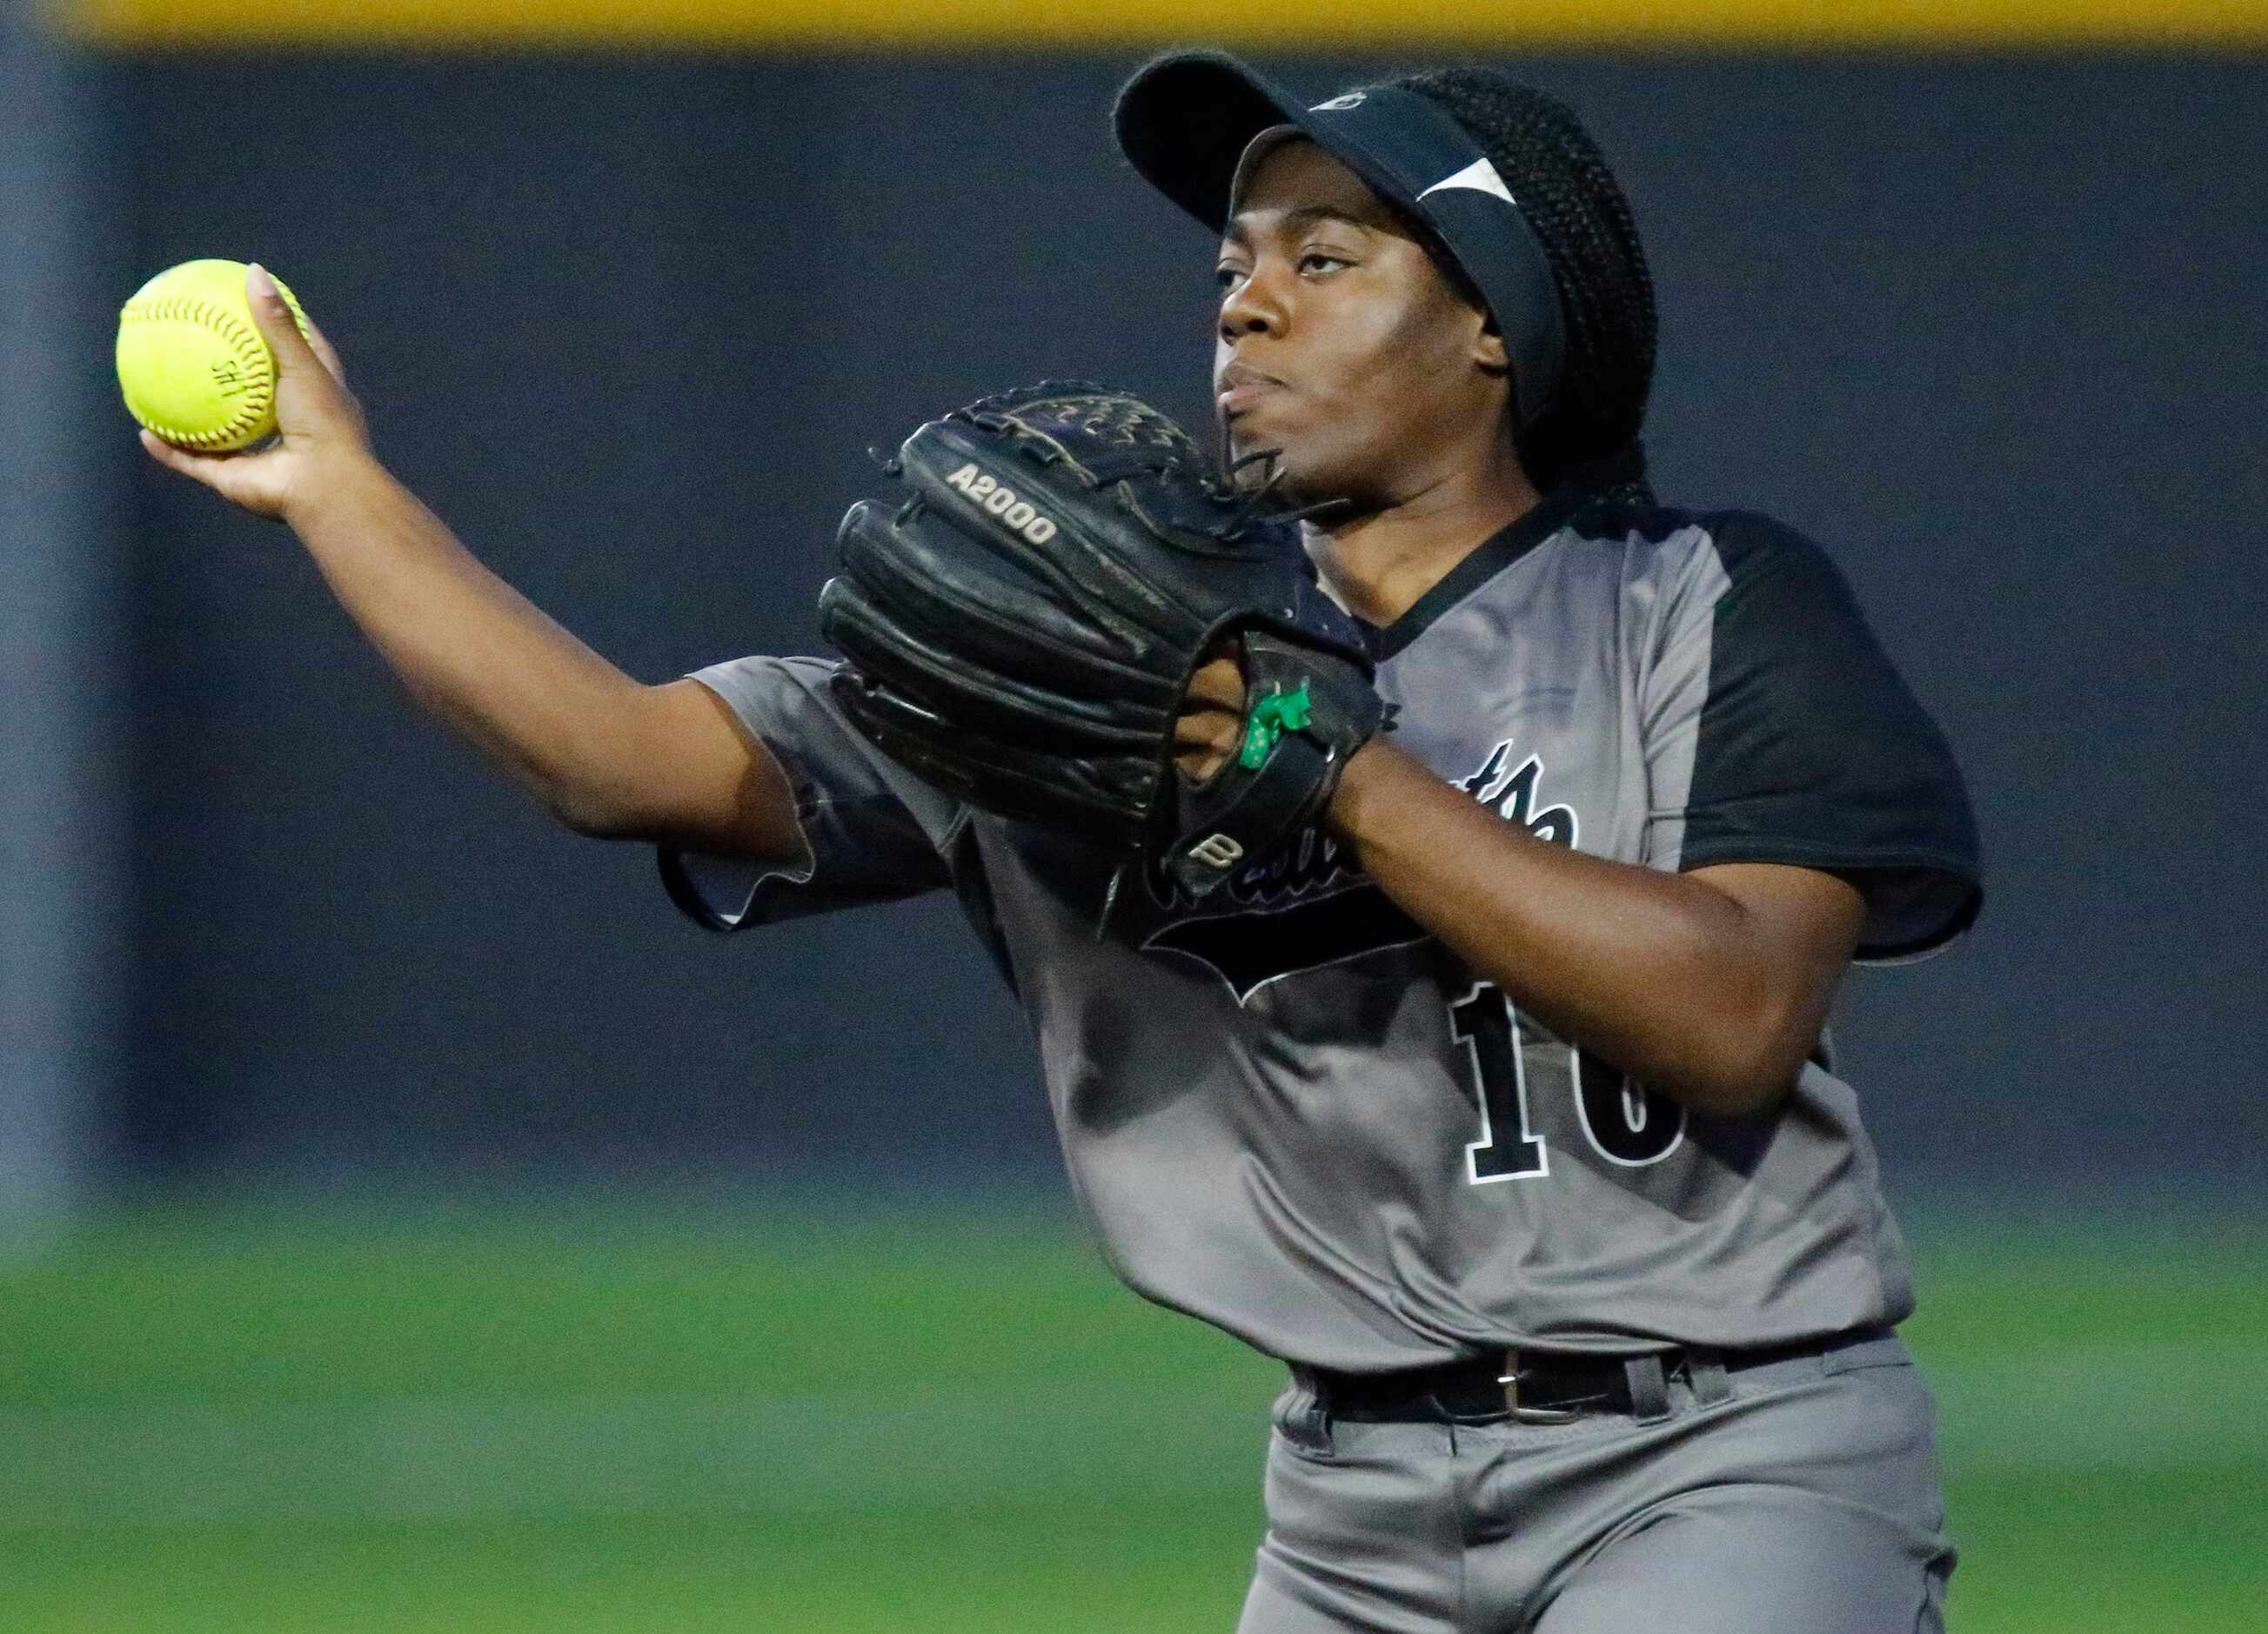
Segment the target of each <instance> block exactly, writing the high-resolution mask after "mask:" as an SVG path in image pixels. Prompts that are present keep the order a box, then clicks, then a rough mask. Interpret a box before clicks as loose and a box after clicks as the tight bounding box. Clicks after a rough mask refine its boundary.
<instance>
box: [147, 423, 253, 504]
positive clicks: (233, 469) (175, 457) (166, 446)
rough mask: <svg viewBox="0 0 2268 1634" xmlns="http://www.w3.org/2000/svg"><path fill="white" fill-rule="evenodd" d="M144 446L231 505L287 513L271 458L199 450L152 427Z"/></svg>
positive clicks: (173, 469) (167, 467) (162, 463)
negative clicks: (173, 440) (248, 458)
mask: <svg viewBox="0 0 2268 1634" xmlns="http://www.w3.org/2000/svg"><path fill="white" fill-rule="evenodd" d="M142 446H143V448H144V450H145V451H146V452H147V453H149V455H150V457H151V459H152V460H156V461H157V462H158V464H159V465H162V466H164V467H166V469H167V470H169V471H178V472H180V474H181V475H183V476H186V477H188V478H189V479H191V480H192V481H194V482H203V484H204V485H205V486H206V487H207V488H210V489H212V490H213V491H214V492H215V493H217V494H218V495H219V496H220V497H222V498H224V499H225V500H227V501H228V502H229V503H230V504H238V505H241V506H243V507H244V508H245V509H246V510H247V511H249V512H252V513H253V514H254V516H264V517H269V518H271V519H273V518H276V517H279V516H281V515H282V513H283V496H282V493H281V491H280V489H279V488H278V486H277V484H276V478H275V474H274V472H273V470H272V469H269V468H267V461H266V460H265V459H264V458H262V457H261V456H257V455H255V456H254V457H253V458H252V459H250V460H247V459H246V458H244V457H243V456H242V455H239V454H226V455H223V454H201V453H197V452H196V451H195V449H191V448H183V447H180V446H179V445H176V444H173V443H169V442H167V441H166V439H165V438H162V437H160V436H158V434H157V433H156V432H155V431H148V430H144V431H143V433H142Z"/></svg>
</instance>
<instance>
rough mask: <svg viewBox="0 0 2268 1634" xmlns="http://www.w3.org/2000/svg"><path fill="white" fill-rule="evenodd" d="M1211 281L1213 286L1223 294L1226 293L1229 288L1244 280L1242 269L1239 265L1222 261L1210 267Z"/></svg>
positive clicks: (1231, 288)
mask: <svg viewBox="0 0 2268 1634" xmlns="http://www.w3.org/2000/svg"><path fill="white" fill-rule="evenodd" d="M1212 281H1213V283H1214V285H1215V287H1217V288H1218V289H1219V290H1220V291H1221V292H1222V293H1223V294H1226V293H1227V292H1228V291H1230V290H1233V289H1234V288H1235V287H1236V286H1237V285H1238V284H1240V283H1242V282H1244V269H1242V268H1241V267H1236V266H1232V265H1231V264H1230V263H1229V262H1227V261H1223V262H1221V264H1220V265H1219V266H1218V267H1215V268H1214V269H1212Z"/></svg>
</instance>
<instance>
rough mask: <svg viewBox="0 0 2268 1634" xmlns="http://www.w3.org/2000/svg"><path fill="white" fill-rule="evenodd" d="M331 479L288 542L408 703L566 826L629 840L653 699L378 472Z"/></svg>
mask: <svg viewBox="0 0 2268 1634" xmlns="http://www.w3.org/2000/svg"><path fill="white" fill-rule="evenodd" d="M328 475H329V480H328V481H326V482H324V483H323V484H322V485H321V488H320V494H319V496H318V497H313V498H311V499H310V500H309V501H308V502H307V503H306V504H301V505H297V506H295V507H294V508H293V510H292V512H291V518H290V519H291V525H292V527H293V530H294V531H295V532H296V533H298V535H299V537H300V539H301V540H302V541H304V542H305V543H306V547H307V549H308V551H309V553H310V554H311V555H312V556H313V557H314V559H315V562H316V564H317V565H318V566H319V567H320V569H321V570H322V573H323V576H324V578H325V579H327V580H328V583H329V585H330V586H331V589H332V592H333V593H335V595H336V596H337V597H338V600H339V601H340V603H341V604H342V606H343V607H345V608H346V610H347V612H348V614H349V615H350V616H351V617H352V618H353V619H354V621H355V622H356V623H357V624H358V625H359V626H360V627H361V629H362V630H363V632H364V634H365V636H367V637H369V639H370V641H371V643H372V645H374V646H375V647H376V648H377V649H378V651H379V653H380V654H381V655H382V656H383V657H384V658H385V659H386V660H387V663H388V664H389V665H390V666H392V667H393V669H394V672H395V673H397V674H398V675H399V676H400V677H401V681H402V683H403V685H404V686H405V687H407V688H408V689H409V693H410V695H411V696H413V697H414V698H416V700H417V702H418V703H420V704H421V705H423V707H424V708H425V709H426V710H429V711H430V712H431V713H432V714H433V715H435V716H436V717H437V718H439V719H440V720H442V721H443V722H444V723H445V724H446V725H449V726H451V727H452V728H453V729H454V730H455V731H457V732H459V733H460V735H462V736H463V737H465V738H466V739H467V740H469V741H470V742H472V743H473V744H474V745H475V747H478V748H480V749H481V750H482V751H483V752H484V753H485V754H488V755H489V756H490V758H491V759H493V760H494V761H496V762H497V763H498V764H499V765H501V766H502V767H504V769H505V770H507V771H508V772H510V773H511V774H512V776H513V777H515V778H517V779H518V780H519V782H520V783H522V784H525V785H526V786H527V788H528V789H530V790H531V791H534V793H535V794H536V795H537V796H538V798H540V799H542V800H543V802H544V803H545V804H546V805H547V806H549V807H550V808H551V809H552V811H553V812H554V813H556V815H557V816H558V817H559V818H560V819H561V821H564V822H566V823H567V824H568V825H569V826H571V827H572V828H576V829H578V831H581V832H585V833H594V834H614V833H622V832H628V831H631V830H633V829H635V828H636V827H637V818H638V813H639V811H640V790H639V787H638V778H637V769H638V767H639V762H640V755H639V752H638V745H637V741H636V734H637V729H638V723H639V720H640V718H641V699H642V695H644V694H645V693H647V692H649V691H651V690H652V689H651V688H644V687H643V686H641V685H640V683H638V682H637V681H634V680H632V679H631V678H630V676H628V675H626V674H624V673H622V671H621V670H619V669H617V668H616V667H615V666H614V665H612V664H610V663H608V661H607V660H606V659H603V658H601V657H600V656H599V655H598V654H597V653H595V652H593V651H592V650H591V649H590V648H589V647H587V646H585V645H584V644H583V643H582V642H580V641H578V639H576V637H574V636H573V635H571V634H570V633H569V632H568V631H567V630H565V629H562V628H561V627H560V626H559V625H558V624H557V623H556V622H554V621H553V620H552V619H550V618H549V616H547V615H545V614H544V613H543V612H542V611H541V609H539V608H538V607H535V606H534V604H533V603H532V602H530V601H528V600H527V598H526V597H524V596H522V595H520V594H519V593H518V592H517V591H515V590H513V589H512V587H511V586H510V585H507V584H505V583H504V581H503V580H502V579H501V578H497V576H496V575H495V574H494V573H492V572H490V570H488V569H487V568H485V567H483V566H482V564H481V563H480V562H479V561H478V560H477V559H475V557H474V556H473V555H472V553H471V552H470V551H468V550H467V549H466V548H465V547H464V546H463V545H462V544H461V543H460V542H459V541H458V540H457V539H456V537H455V536H454V535H453V534H452V533H451V532H450V531H449V529H448V528H447V526H446V525H444V524H443V523H442V522H441V520H440V519H438V517H436V516H435V515H434V514H433V513H432V512H431V511H430V510H428V509H427V508H426V507H425V506H424V505H423V504H422V503H420V502H419V500H418V499H417V498H416V496H415V495H413V494H411V493H410V492H409V489H406V488H404V487H403V486H402V485H401V483H400V482H397V481H395V480H394V477H393V476H392V475H389V474H388V473H387V471H386V470H385V469H384V468H383V467H380V466H379V465H378V464H377V463H376V462H374V461H371V460H349V461H342V463H341V464H340V466H339V467H337V468H336V469H335V470H334V471H332V472H331V473H329V474H328Z"/></svg>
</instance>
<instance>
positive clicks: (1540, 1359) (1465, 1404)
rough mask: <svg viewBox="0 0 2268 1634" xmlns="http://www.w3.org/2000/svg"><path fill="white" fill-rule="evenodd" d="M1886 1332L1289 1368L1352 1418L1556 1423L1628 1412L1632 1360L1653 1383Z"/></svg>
mask: <svg viewBox="0 0 2268 1634" xmlns="http://www.w3.org/2000/svg"><path fill="white" fill-rule="evenodd" d="M1888 1331H1889V1329H1881V1328H1869V1329H1861V1330H1859V1331H1858V1332H1855V1333H1844V1334H1837V1335H1836V1336H1834V1337H1832V1338H1829V1339H1807V1340H1802V1341H1800V1342H1798V1343H1793V1344H1776V1345H1764V1346H1760V1347H1758V1348H1756V1349H1753V1350H1742V1351H1677V1350H1671V1351H1638V1352H1635V1353H1632V1354H1631V1355H1626V1356H1579V1355H1572V1354H1570V1353H1568V1352H1566V1351H1558V1352H1552V1351H1485V1352H1484V1353H1483V1354H1481V1355H1479V1356H1471V1357H1464V1358H1460V1359H1458V1360H1456V1361H1454V1362H1443V1363H1440V1364H1439V1365H1435V1366H1432V1367H1408V1368H1403V1369H1401V1370H1400V1371H1398V1372H1395V1373H1340V1372H1338V1371H1337V1369H1335V1368H1329V1367H1305V1368H1300V1370H1298V1371H1299V1377H1300V1380H1301V1382H1303V1383H1305V1384H1306V1385H1307V1387H1308V1388H1310V1389H1312V1390H1313V1391H1314V1393H1315V1397H1316V1402H1317V1404H1318V1405H1319V1406H1321V1407H1322V1410H1323V1411H1324V1412H1326V1413H1328V1414H1329V1416H1330V1417H1333V1418H1337V1419H1343V1420H1345V1421H1347V1422H1349V1423H1353V1424H1395V1423H1404V1422H1419V1423H1426V1422H1433V1423H1440V1422H1446V1421H1447V1420H1451V1419H1476V1418H1502V1417H1507V1416H1509V1417H1515V1418H1522V1419H1527V1420H1529V1421H1530V1422H1537V1423H1547V1424H1564V1423H1565V1422H1567V1421H1569V1420H1572V1419H1575V1418H1580V1417H1583V1416H1584V1415H1585V1414H1587V1413H1631V1412H1636V1411H1637V1410H1638V1406H1639V1403H1638V1400H1637V1398H1636V1397H1634V1396H1633V1395H1632V1394H1631V1373H1632V1370H1633V1365H1634V1364H1635V1365H1636V1366H1637V1367H1638V1368H1639V1369H1643V1370H1645V1371H1646V1373H1652V1368H1651V1366H1650V1365H1649V1364H1653V1363H1658V1364H1659V1365H1661V1373H1656V1374H1653V1379H1654V1380H1656V1383H1655V1386H1654V1389H1655V1391H1658V1390H1659V1388H1660V1384H1659V1380H1661V1379H1663V1378H1671V1379H1675V1378H1680V1377H1685V1378H1689V1379H1690V1376H1691V1373H1692V1369H1693V1367H1694V1365H1696V1364H1697V1363H1699V1362H1704V1361H1705V1362H1707V1363H1712V1364H1714V1365H1717V1366H1719V1367H1722V1368H1723V1369H1724V1370H1725V1372H1727V1373H1742V1372H1744V1371H1746V1370H1747V1369H1749V1368H1751V1367H1763V1366H1765V1365H1768V1364H1770V1363H1772V1362H1786V1361H1793V1360H1794V1359H1795V1358H1798V1357H1802V1356H1823V1355H1824V1354H1826V1353H1827V1352H1828V1351H1836V1350H1840V1349H1842V1348H1843V1347H1844V1346H1845V1345H1846V1344H1856V1343H1861V1342H1863V1341H1866V1340H1868V1339H1878V1338H1881V1336H1883V1335H1884V1334H1886V1333H1887V1332H1888Z"/></svg>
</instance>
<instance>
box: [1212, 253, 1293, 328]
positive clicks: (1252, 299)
mask: <svg viewBox="0 0 2268 1634" xmlns="http://www.w3.org/2000/svg"><path fill="white" fill-rule="evenodd" d="M1285 311H1286V309H1285V304H1284V301H1283V299H1282V297H1281V294H1280V292H1279V291H1278V290H1277V288H1276V285H1275V281H1274V279H1273V278H1272V277H1271V276H1270V274H1269V272H1268V270H1267V269H1266V268H1264V267H1257V268H1255V269H1253V270H1252V272H1251V273H1250V274H1249V275H1248V276H1245V277H1242V278H1240V279H1238V280H1237V281H1236V283H1233V284H1231V285H1230V286H1229V290H1228V293H1227V294H1226V296H1225V297H1223V298H1222V300H1221V303H1220V335H1221V338H1222V339H1223V340H1225V341H1231V342H1233V341H1235V340H1236V339H1238V338H1239V337H1240V336H1242V335H1280V334H1282V333H1283V330H1284V320H1285Z"/></svg>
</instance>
